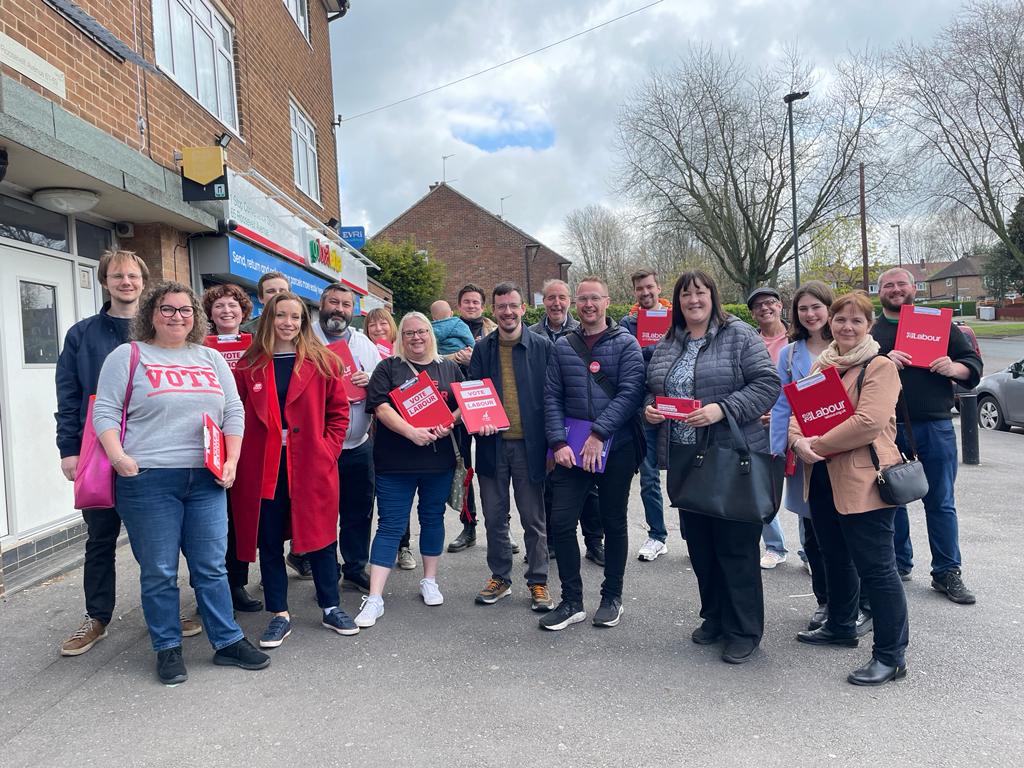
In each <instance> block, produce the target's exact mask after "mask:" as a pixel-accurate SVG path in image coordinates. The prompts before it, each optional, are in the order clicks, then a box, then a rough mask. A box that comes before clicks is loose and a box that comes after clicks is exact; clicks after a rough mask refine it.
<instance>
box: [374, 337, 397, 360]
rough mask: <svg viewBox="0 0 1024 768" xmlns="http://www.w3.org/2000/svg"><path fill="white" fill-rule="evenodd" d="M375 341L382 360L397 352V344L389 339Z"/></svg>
mask: <svg viewBox="0 0 1024 768" xmlns="http://www.w3.org/2000/svg"><path fill="white" fill-rule="evenodd" d="M373 343H374V344H376V345H377V352H378V354H380V359H381V360H387V359H388V358H389V357H391V356H392V355H393V354H395V345H394V344H392V343H391V342H390V341H388V340H387V339H378V340H377V341H375V342H373Z"/></svg>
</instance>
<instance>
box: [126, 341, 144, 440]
mask: <svg viewBox="0 0 1024 768" xmlns="http://www.w3.org/2000/svg"><path fill="white" fill-rule="evenodd" d="M131 344H132V351H131V354H130V355H129V357H128V359H129V362H128V385H127V386H126V387H125V389H124V405H122V406H121V444H122V445H123V444H124V433H125V430H126V429H128V405H129V404H130V403H131V401H132V390H133V389H135V371H136V369H138V367H139V358H140V357H141V356H142V355H141V351H140V350H139V345H138V344H137V343H135V342H134V341H133V342H132V343H131Z"/></svg>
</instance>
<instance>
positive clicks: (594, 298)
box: [576, 293, 608, 304]
mask: <svg viewBox="0 0 1024 768" xmlns="http://www.w3.org/2000/svg"><path fill="white" fill-rule="evenodd" d="M607 298H608V297H607V296H602V295H601V294H599V293H593V294H588V295H586V296H577V297H576V303H577V304H597V303H598V302H599V301H601V300H602V299H607Z"/></svg>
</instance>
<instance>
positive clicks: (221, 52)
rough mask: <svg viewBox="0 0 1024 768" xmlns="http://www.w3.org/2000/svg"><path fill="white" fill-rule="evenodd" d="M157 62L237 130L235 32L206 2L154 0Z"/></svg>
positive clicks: (154, 32)
mask: <svg viewBox="0 0 1024 768" xmlns="http://www.w3.org/2000/svg"><path fill="white" fill-rule="evenodd" d="M153 41H154V48H155V49H156V62H157V64H159V65H160V67H161V68H162V69H163V70H164V71H165V72H167V73H168V74H169V75H170V76H171V77H172V78H173V79H174V81H175V82H176V83H177V84H178V85H180V86H181V87H182V88H183V89H184V90H185V92H186V93H188V95H189V96H191V97H192V98H194V99H195V100H196V101H198V102H199V103H200V104H202V105H203V107H205V108H206V109H207V111H209V112H210V113H211V114H212V115H214V116H216V117H217V118H218V119H219V120H220V121H221V122H222V123H224V124H225V125H226V126H228V127H229V128H231V129H233V130H236V131H237V130H238V114H237V112H236V108H235V103H236V102H235V72H234V66H233V62H234V55H233V53H232V51H233V48H232V31H231V27H230V26H229V24H228V22H227V20H225V19H224V17H223V16H221V15H220V13H218V12H217V9H216V8H214V7H213V5H211V4H210V3H209V2H207V0H153Z"/></svg>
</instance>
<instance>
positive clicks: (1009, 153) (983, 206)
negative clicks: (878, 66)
mask: <svg viewBox="0 0 1024 768" xmlns="http://www.w3.org/2000/svg"><path fill="white" fill-rule="evenodd" d="M892 58H893V62H894V64H895V67H896V69H897V71H898V73H899V85H898V90H897V93H898V95H899V97H900V99H899V100H900V102H901V104H902V106H903V108H904V110H905V111H904V112H903V113H902V115H901V119H902V122H903V123H904V124H905V125H906V126H907V127H908V128H910V130H911V133H912V135H913V136H914V137H915V141H914V146H913V147H912V149H913V150H914V152H913V154H914V155H915V156H916V157H917V158H918V159H919V160H920V165H919V167H921V168H923V170H924V173H923V174H922V177H923V178H925V179H927V180H928V181H929V182H930V186H929V189H928V192H929V193H930V197H931V199H932V200H933V201H938V202H939V203H940V204H941V203H946V204H948V203H952V204H953V205H956V206H960V207H964V208H966V209H967V210H969V211H970V212H971V213H972V214H973V215H974V217H975V218H976V219H977V220H978V221H980V222H982V223H983V224H984V225H985V226H986V227H988V228H989V229H990V230H992V232H993V233H995V235H996V236H997V237H998V238H999V240H1000V241H1001V242H1002V244H1003V245H1004V246H1005V247H1006V248H1007V249H1008V250H1009V251H1010V253H1012V254H1013V255H1014V257H1015V258H1017V259H1018V260H1019V261H1021V262H1022V263H1024V251H1022V250H1021V247H1020V246H1019V245H1018V244H1016V243H1015V242H1013V239H1012V238H1011V237H1010V236H1009V233H1008V213H1009V211H1010V209H1011V208H1012V207H1013V205H1014V204H1015V202H1016V200H1017V197H1018V196H1019V195H1021V194H1022V192H1024V0H975V1H974V2H971V3H970V4H969V5H968V6H967V7H966V8H965V9H964V10H963V11H962V12H961V13H960V14H959V15H958V16H957V17H956V19H954V21H953V22H952V23H951V24H950V25H949V26H948V27H946V29H944V30H943V31H942V33H940V34H939V36H938V37H937V38H936V39H935V40H934V41H933V42H932V43H930V44H928V45H918V44H913V43H907V44H904V45H900V46H898V47H897V48H896V49H895V51H894V52H893V54H892Z"/></svg>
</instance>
